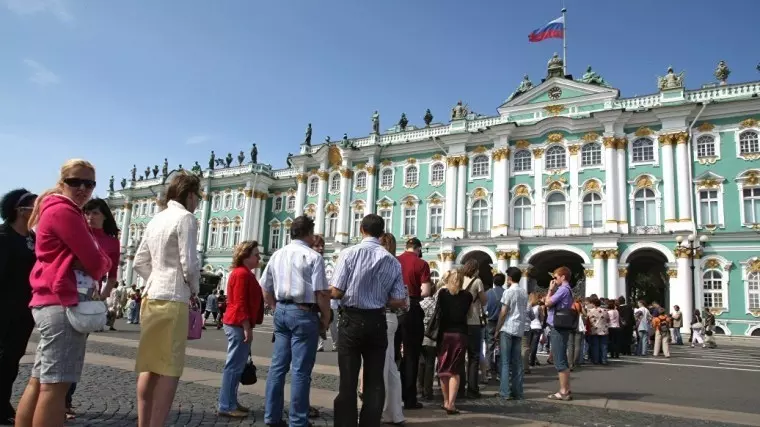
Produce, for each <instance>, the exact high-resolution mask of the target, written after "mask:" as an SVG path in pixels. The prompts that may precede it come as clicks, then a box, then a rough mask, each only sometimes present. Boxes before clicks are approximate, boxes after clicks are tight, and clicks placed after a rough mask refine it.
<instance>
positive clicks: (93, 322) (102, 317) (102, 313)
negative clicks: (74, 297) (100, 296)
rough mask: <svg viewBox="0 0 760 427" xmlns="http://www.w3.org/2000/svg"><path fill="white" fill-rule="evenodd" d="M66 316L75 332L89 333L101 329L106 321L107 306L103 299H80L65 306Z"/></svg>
mask: <svg viewBox="0 0 760 427" xmlns="http://www.w3.org/2000/svg"><path fill="white" fill-rule="evenodd" d="M66 318H67V319H68V320H69V323H70V324H71V327H72V328H74V330H76V331H77V332H79V333H81V334H91V333H93V332H96V331H99V330H101V329H103V328H104V327H105V326H106V323H108V308H107V307H106V303H105V302H103V301H82V302H80V303H79V304H77V305H75V306H72V307H66Z"/></svg>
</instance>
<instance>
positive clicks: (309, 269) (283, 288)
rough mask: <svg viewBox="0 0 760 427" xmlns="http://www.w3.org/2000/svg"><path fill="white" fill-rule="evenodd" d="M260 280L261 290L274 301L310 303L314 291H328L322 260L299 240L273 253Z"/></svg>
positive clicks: (313, 299) (314, 300) (314, 301)
mask: <svg viewBox="0 0 760 427" xmlns="http://www.w3.org/2000/svg"><path fill="white" fill-rule="evenodd" d="M261 277H262V278H261V288H262V289H263V290H264V292H266V293H268V294H271V295H274V299H275V300H277V301H285V300H290V301H293V302H295V303H299V304H314V303H316V302H317V301H316V299H315V297H314V292H317V291H326V290H327V289H328V286H327V279H326V278H325V261H324V259H323V258H322V256H321V255H320V254H318V253H317V252H316V251H314V250H313V249H311V248H310V247H308V246H307V245H306V244H305V243H304V242H303V241H301V240H293V241H292V242H290V243H288V244H287V245H286V246H285V247H283V248H282V249H280V250H278V251H277V252H275V253H274V254H273V255H272V257H271V258H270V259H269V263H268V264H267V266H266V268H265V269H264V273H263V274H262V275H261Z"/></svg>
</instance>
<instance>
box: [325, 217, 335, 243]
mask: <svg viewBox="0 0 760 427" xmlns="http://www.w3.org/2000/svg"><path fill="white" fill-rule="evenodd" d="M337 232H338V214H337V213H336V212H331V213H329V214H328V215H327V223H326V224H325V237H327V238H328V239H334V238H335V233H337Z"/></svg>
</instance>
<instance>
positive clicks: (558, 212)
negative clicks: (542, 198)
mask: <svg viewBox="0 0 760 427" xmlns="http://www.w3.org/2000/svg"><path fill="white" fill-rule="evenodd" d="M566 210H567V203H566V200H565V195H564V194H562V193H552V194H550V195H549V197H547V199H546V215H547V217H548V218H547V221H546V224H547V227H548V228H565V227H567V225H566V222H565V211H566Z"/></svg>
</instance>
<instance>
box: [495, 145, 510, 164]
mask: <svg viewBox="0 0 760 427" xmlns="http://www.w3.org/2000/svg"><path fill="white" fill-rule="evenodd" d="M509 153H510V150H509V147H501V148H497V149H496V150H494V151H493V152H492V153H491V157H492V158H493V160H494V161H495V162H498V161H501V160H507V159H509Z"/></svg>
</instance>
